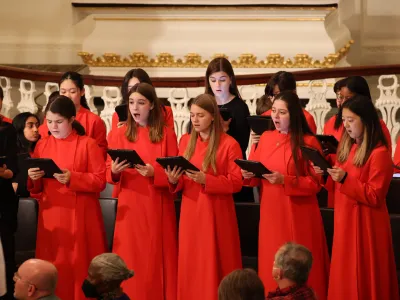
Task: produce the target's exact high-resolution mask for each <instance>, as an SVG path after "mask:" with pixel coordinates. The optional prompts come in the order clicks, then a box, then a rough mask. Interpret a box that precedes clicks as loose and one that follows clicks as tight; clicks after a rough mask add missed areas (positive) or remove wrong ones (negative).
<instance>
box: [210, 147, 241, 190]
mask: <svg viewBox="0 0 400 300" xmlns="http://www.w3.org/2000/svg"><path fill="white" fill-rule="evenodd" d="M227 151H228V155H227V157H228V161H225V162H224V164H227V165H228V171H227V174H226V175H211V174H206V184H205V185H204V187H203V191H204V192H205V193H207V194H233V193H237V192H239V191H240V190H241V188H242V173H241V172H240V167H239V166H238V165H237V164H235V162H234V161H235V159H242V158H243V157H242V150H241V149H240V146H239V144H238V142H236V141H234V142H233V143H232V145H229V147H228V149H227Z"/></svg>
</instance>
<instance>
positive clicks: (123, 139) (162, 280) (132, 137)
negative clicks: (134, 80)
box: [107, 83, 178, 300]
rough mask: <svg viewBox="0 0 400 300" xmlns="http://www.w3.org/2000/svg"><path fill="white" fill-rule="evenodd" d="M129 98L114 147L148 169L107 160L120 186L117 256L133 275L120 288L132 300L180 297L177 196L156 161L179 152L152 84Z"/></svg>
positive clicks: (133, 90)
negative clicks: (138, 159)
mask: <svg viewBox="0 0 400 300" xmlns="http://www.w3.org/2000/svg"><path fill="white" fill-rule="evenodd" d="M127 96H128V106H127V109H128V121H127V123H126V124H124V125H122V126H121V127H119V128H116V129H113V130H112V132H111V133H110V136H109V141H110V144H109V147H110V149H127V150H135V151H136V152H137V154H138V155H139V156H140V157H141V159H142V160H143V162H145V164H146V165H145V166H143V165H134V166H131V165H130V164H129V163H128V162H127V161H120V160H119V158H117V159H115V161H112V160H111V158H109V159H108V162H107V181H108V182H109V183H112V184H116V183H119V187H120V191H119V195H118V210H117V217H116V224H115V231H114V242H113V252H114V253H116V254H118V255H120V256H121V257H122V258H123V259H124V261H125V262H126V264H127V265H128V267H129V268H130V269H133V270H134V271H135V280H131V281H127V282H125V283H123V284H122V286H123V288H124V291H125V292H126V293H127V294H128V295H129V296H130V297H131V299H143V300H146V299H149V300H150V299H159V300H175V299H176V276H177V228H176V216H175V206H174V196H173V194H172V193H170V192H169V185H168V180H167V175H166V174H165V171H164V169H163V168H162V167H161V166H160V165H159V164H158V163H156V158H158V157H165V156H175V155H176V154H177V153H178V145H177V139H176V135H175V133H174V131H173V129H172V128H170V127H167V126H166V124H165V121H164V116H163V112H162V110H163V108H162V106H161V105H160V102H159V99H158V98H157V95H156V92H155V89H154V88H153V86H151V85H150V84H147V83H138V84H136V85H135V86H133V87H132V88H131V89H130V91H129V92H128V94H127Z"/></svg>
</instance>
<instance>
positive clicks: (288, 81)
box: [264, 71, 300, 101]
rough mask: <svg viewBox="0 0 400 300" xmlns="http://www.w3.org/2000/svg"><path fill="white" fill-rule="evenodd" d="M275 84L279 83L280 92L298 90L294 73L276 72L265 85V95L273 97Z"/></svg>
mask: <svg viewBox="0 0 400 300" xmlns="http://www.w3.org/2000/svg"><path fill="white" fill-rule="evenodd" d="M275 85H278V88H279V92H280V93H282V92H285V91H291V92H293V91H295V90H296V79H295V78H294V75H293V74H292V73H290V72H286V71H279V72H277V73H275V74H274V75H273V76H272V77H271V79H270V80H269V81H268V83H267V85H266V86H265V89H264V93H265V95H267V96H270V97H272V96H273V95H274V93H273V91H274V87H275ZM299 101H300V100H299Z"/></svg>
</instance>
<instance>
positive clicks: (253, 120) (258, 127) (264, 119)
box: [247, 116, 275, 135]
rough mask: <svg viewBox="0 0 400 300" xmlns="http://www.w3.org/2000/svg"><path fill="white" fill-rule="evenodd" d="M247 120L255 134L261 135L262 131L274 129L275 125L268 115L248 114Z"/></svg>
mask: <svg viewBox="0 0 400 300" xmlns="http://www.w3.org/2000/svg"><path fill="white" fill-rule="evenodd" d="M247 122H248V123H249V125H250V128H251V130H253V131H254V133H255V134H258V135H262V134H263V132H264V131H267V130H274V129H275V125H274V122H273V121H272V118H271V117H270V116H249V117H247Z"/></svg>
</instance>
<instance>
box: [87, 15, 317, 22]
mask: <svg viewBox="0 0 400 300" xmlns="http://www.w3.org/2000/svg"><path fill="white" fill-rule="evenodd" d="M93 19H94V20H95V21H113V22H114V21H150V22H154V21H173V22H176V21H196V22H199V21H207V22H213V21H214V22H220V21H230V22H238V21H246V22H249V21H252V22H260V21H270V22H294V21H296V22H299V21H300V22H323V21H325V18H324V17H256V18H233V17H225V16H219V17H215V18H210V17H206V16H204V17H186V16H185V17H94V18H93Z"/></svg>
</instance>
